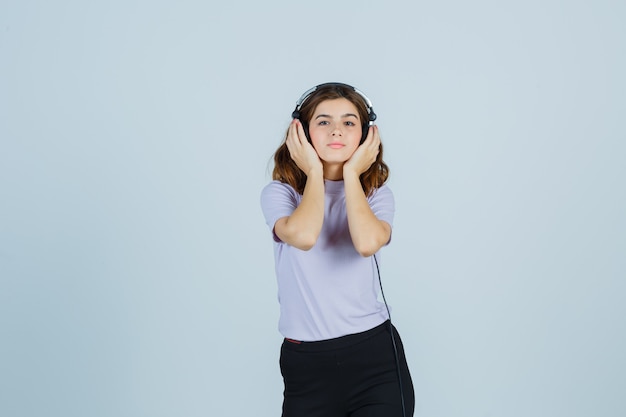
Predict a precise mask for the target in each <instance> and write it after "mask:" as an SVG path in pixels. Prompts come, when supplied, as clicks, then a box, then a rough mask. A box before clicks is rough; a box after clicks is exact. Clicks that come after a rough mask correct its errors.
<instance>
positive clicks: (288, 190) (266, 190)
mask: <svg viewBox="0 0 626 417" xmlns="http://www.w3.org/2000/svg"><path fill="white" fill-rule="evenodd" d="M269 195H283V196H286V195H289V196H292V197H296V196H297V195H298V192H297V191H296V190H295V189H294V188H293V187H292V186H291V185H289V184H287V183H286V182H281V181H278V180H273V181H271V182H270V183H269V184H267V185H265V186H264V187H263V190H261V197H267V196H269Z"/></svg>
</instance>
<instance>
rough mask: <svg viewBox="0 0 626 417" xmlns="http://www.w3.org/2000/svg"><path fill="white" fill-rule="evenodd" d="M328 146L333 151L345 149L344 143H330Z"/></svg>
mask: <svg viewBox="0 0 626 417" xmlns="http://www.w3.org/2000/svg"><path fill="white" fill-rule="evenodd" d="M328 146H329V147H330V148H332V149H341V148H343V147H344V145H343V143H329V144H328Z"/></svg>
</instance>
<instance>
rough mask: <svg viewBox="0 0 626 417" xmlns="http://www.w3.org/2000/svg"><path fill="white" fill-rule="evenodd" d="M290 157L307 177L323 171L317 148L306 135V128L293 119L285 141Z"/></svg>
mask: <svg viewBox="0 0 626 417" xmlns="http://www.w3.org/2000/svg"><path fill="white" fill-rule="evenodd" d="M285 144H286V145H287V149H289V155H290V156H291V159H293V160H294V162H295V163H296V165H297V166H298V168H300V169H301V170H302V171H303V172H304V173H305V174H306V175H307V176H309V174H310V173H311V171H313V170H316V169H319V170H320V171H322V170H323V167H322V161H321V160H320V157H319V155H318V154H317V152H316V151H315V148H313V146H312V145H311V144H310V143H309V141H308V140H307V138H306V135H305V133H304V127H303V126H302V123H301V122H300V120H298V119H293V120H292V121H291V124H290V125H289V132H288V133H287V139H286V140H285Z"/></svg>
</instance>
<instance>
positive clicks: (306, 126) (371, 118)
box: [291, 83, 376, 143]
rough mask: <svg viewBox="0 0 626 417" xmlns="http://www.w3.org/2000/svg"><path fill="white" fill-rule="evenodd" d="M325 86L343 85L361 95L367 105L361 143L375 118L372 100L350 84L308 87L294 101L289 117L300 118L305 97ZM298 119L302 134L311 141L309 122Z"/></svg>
mask: <svg viewBox="0 0 626 417" xmlns="http://www.w3.org/2000/svg"><path fill="white" fill-rule="evenodd" d="M325 87H331V88H332V87H335V88H336V87H345V88H348V89H350V90H353V91H354V92H355V93H357V94H358V95H359V96H361V98H362V99H363V101H365V105H366V106H367V114H368V120H367V121H365V122H364V123H363V126H362V129H363V133H362V134H361V143H363V141H364V140H365V138H367V133H368V130H369V127H370V126H373V125H374V120H376V113H374V107H373V106H372V102H371V101H370V99H369V98H367V96H366V95H365V94H363V93H362V92H360V91H359V90H357V89H356V88H354V87H352V86H351V85H348V84H344V83H324V84H320V85H316V86H315V87H313V88H310V89H308V90H307V91H305V92H304V94H302V96H301V97H300V98H299V99H298V101H296V108H295V110H294V111H293V112H292V113H291V117H292V118H294V119H298V120H300V109H301V108H302V105H303V104H304V102H305V101H306V99H307V98H309V97H310V96H311V94H313V93H314V92H315V91H317V90H318V89H320V88H325ZM300 121H301V122H302V127H303V128H304V134H305V135H306V138H307V139H308V141H309V142H311V137H310V136H309V124H308V123H306V122H304V121H302V120H300Z"/></svg>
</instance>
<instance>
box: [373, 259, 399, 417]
mask: <svg viewBox="0 0 626 417" xmlns="http://www.w3.org/2000/svg"><path fill="white" fill-rule="evenodd" d="M372 256H373V257H374V263H375V264H376V273H377V274H378V283H379V285H380V294H381V295H382V296H383V301H384V302H385V308H386V309H387V316H388V317H389V333H391V344H392V345H393V353H394V356H395V359H396V371H398V385H399V386H400V401H401V404H402V417H406V408H405V406H404V389H403V387H402V376H401V374H400V359H399V357H398V356H399V355H398V347H397V345H396V338H395V336H394V333H393V325H392V324H391V312H390V311H389V305H388V304H387V299H386V298H385V291H384V290H383V281H382V280H381V279H380V268H379V267H378V259H376V255H372Z"/></svg>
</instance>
